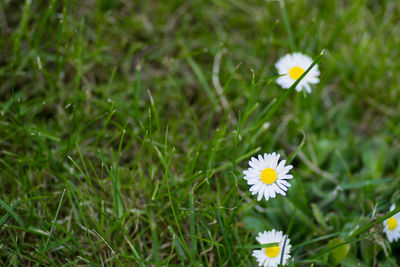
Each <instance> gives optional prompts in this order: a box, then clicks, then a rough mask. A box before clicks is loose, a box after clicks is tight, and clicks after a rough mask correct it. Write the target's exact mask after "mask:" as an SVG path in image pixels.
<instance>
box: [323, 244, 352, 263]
mask: <svg viewBox="0 0 400 267" xmlns="http://www.w3.org/2000/svg"><path fill="white" fill-rule="evenodd" d="M342 244H343V245H342ZM329 246H331V247H335V248H334V249H332V250H331V251H330V252H329V255H328V262H329V263H331V264H332V265H333V266H336V265H338V264H339V263H341V262H342V261H343V259H344V258H346V256H347V253H348V252H349V250H350V245H349V244H344V241H343V240H342V239H340V238H334V239H332V240H330V241H329V242H328V247H329Z"/></svg>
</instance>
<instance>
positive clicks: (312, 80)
mask: <svg viewBox="0 0 400 267" xmlns="http://www.w3.org/2000/svg"><path fill="white" fill-rule="evenodd" d="M312 62H313V61H312V59H311V58H310V57H308V56H306V55H303V54H301V53H293V54H286V55H285V56H283V57H282V58H280V59H279V60H278V62H276V64H275V67H276V68H277V70H278V74H279V75H282V76H280V77H279V78H278V79H277V80H276V82H277V83H278V84H279V85H280V86H281V87H282V88H283V89H287V88H289V87H290V86H292V84H293V83H294V82H295V81H296V80H297V79H298V78H300V76H301V75H302V74H303V73H304V72H305V71H306V70H307V69H308V67H310V65H311V64H312ZM318 76H319V70H318V65H315V66H314V67H313V68H312V69H311V70H310V71H309V72H308V73H307V75H306V76H305V77H304V78H303V79H302V80H301V81H300V82H299V84H298V85H297V86H296V90H297V91H298V92H300V91H301V90H302V89H304V90H306V92H307V93H311V87H310V84H316V83H318V82H319V78H318Z"/></svg>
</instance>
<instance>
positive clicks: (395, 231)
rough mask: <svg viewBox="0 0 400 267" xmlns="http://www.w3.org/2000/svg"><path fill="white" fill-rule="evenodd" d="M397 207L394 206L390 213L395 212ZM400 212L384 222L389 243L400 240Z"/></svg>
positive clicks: (384, 229)
mask: <svg viewBox="0 0 400 267" xmlns="http://www.w3.org/2000/svg"><path fill="white" fill-rule="evenodd" d="M395 208H396V206H395V205H394V204H393V205H392V206H391V207H390V211H392V210H394V209H395ZM399 224H400V212H398V213H396V214H395V215H393V216H392V217H390V218H389V219H386V220H385V221H384V222H383V232H384V233H386V236H387V238H388V239H389V242H393V240H394V241H397V240H398V239H399V238H400V225H399Z"/></svg>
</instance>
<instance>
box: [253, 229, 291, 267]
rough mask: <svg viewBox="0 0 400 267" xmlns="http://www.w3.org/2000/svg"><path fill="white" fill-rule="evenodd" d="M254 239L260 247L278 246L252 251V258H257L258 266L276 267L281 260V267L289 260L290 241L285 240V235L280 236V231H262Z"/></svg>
mask: <svg viewBox="0 0 400 267" xmlns="http://www.w3.org/2000/svg"><path fill="white" fill-rule="evenodd" d="M256 239H257V241H258V242H259V243H260V244H262V245H265V244H269V243H278V246H273V247H267V248H262V249H258V250H253V256H254V257H256V258H257V262H258V266H264V267H276V266H278V265H279V264H280V262H281V258H282V264H283V265H285V264H286V263H287V261H288V259H290V254H289V253H290V248H291V247H292V246H291V245H290V244H289V242H290V239H289V238H287V235H284V236H282V232H281V231H275V230H272V231H268V232H267V231H264V233H258V237H256ZM285 239H286V242H285ZM284 244H285V245H284Z"/></svg>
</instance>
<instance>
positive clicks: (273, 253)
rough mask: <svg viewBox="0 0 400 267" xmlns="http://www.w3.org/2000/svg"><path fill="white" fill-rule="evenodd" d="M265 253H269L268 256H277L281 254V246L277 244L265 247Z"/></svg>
mask: <svg viewBox="0 0 400 267" xmlns="http://www.w3.org/2000/svg"><path fill="white" fill-rule="evenodd" d="M265 254H267V256H268V257H270V258H275V257H276V256H278V254H279V247H278V246H275V247H269V248H265Z"/></svg>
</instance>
